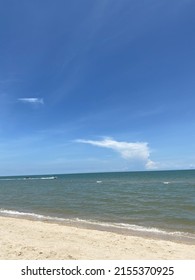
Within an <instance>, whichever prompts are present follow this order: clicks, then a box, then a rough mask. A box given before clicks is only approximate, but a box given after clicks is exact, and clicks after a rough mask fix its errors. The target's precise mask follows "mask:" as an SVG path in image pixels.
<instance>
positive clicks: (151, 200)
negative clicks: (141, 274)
mask: <svg viewBox="0 0 195 280" xmlns="http://www.w3.org/2000/svg"><path fill="white" fill-rule="evenodd" d="M0 215H1V216H6V217H16V218H24V219H31V220H39V221H44V222H45V221H46V222H51V223H56V224H58V223H60V224H65V225H69V226H76V227H81V228H90V229H98V230H102V231H110V232H116V233H120V234H126V235H136V236H145V237H149V238H150V237H152V238H160V239H166V240H167V239H168V240H174V241H176V242H185V243H193V244H195V170H184V171H182V170H179V171H146V172H113V173H89V174H60V175H59V174H57V175H55V174H54V175H37V176H36V175H34V176H12V177H0Z"/></svg>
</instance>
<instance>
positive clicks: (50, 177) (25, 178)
mask: <svg viewBox="0 0 195 280" xmlns="http://www.w3.org/2000/svg"><path fill="white" fill-rule="evenodd" d="M54 179H57V177H56V176H48V177H21V178H0V180H1V181H24V180H54Z"/></svg>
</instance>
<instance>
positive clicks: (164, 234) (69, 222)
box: [0, 210, 195, 245]
mask: <svg viewBox="0 0 195 280" xmlns="http://www.w3.org/2000/svg"><path fill="white" fill-rule="evenodd" d="M4 211H5V213H4ZM4 211H0V217H5V218H13V219H24V220H29V221H37V222H46V223H49V224H57V225H62V226H63V225H64V226H68V227H69V226H70V227H76V228H80V229H88V230H97V231H102V232H110V233H116V234H119V235H125V236H134V237H142V238H149V239H155V240H165V241H172V242H175V243H182V244H191V245H195V234H192V233H187V232H179V231H166V230H164V229H158V228H155V227H152V228H147V227H144V226H139V225H130V224H123V223H122V224H121V223H112V222H104V221H92V220H83V219H79V218H76V219H71V218H63V217H52V216H45V215H42V214H35V213H24V212H18V211H12V210H4Z"/></svg>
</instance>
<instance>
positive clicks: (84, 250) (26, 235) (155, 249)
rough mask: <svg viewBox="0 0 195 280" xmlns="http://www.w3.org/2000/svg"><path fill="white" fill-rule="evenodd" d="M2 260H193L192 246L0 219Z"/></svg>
mask: <svg viewBox="0 0 195 280" xmlns="http://www.w3.org/2000/svg"><path fill="white" fill-rule="evenodd" d="M0 248H1V250H0V259H1V260H13V259H14V260H18V259H23V260H31V259H34V260H38V259H42V260H44V259H51V260H63V259H66V260H68V259H69V260H71V259H73V260H98V259H101V260H117V259H121V260H127V259H135V260H149V259H150V260H151V259H156V260H159V259H164V260H179V259H183V260H184V259H186V260H187V259H191V260H194V259H195V245H187V244H182V243H175V242H171V241H165V240H153V239H149V238H143V237H135V236H125V235H120V234H116V233H111V232H103V231H98V230H92V229H81V228H77V227H70V226H65V225H60V224H51V223H47V222H41V221H31V220H25V219H17V218H8V217H0Z"/></svg>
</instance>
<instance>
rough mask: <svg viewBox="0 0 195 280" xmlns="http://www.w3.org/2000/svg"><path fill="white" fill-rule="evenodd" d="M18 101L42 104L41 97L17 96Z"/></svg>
mask: <svg viewBox="0 0 195 280" xmlns="http://www.w3.org/2000/svg"><path fill="white" fill-rule="evenodd" d="M18 101H20V102H23V103H30V104H44V101H43V98H35V97H31V98H18Z"/></svg>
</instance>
